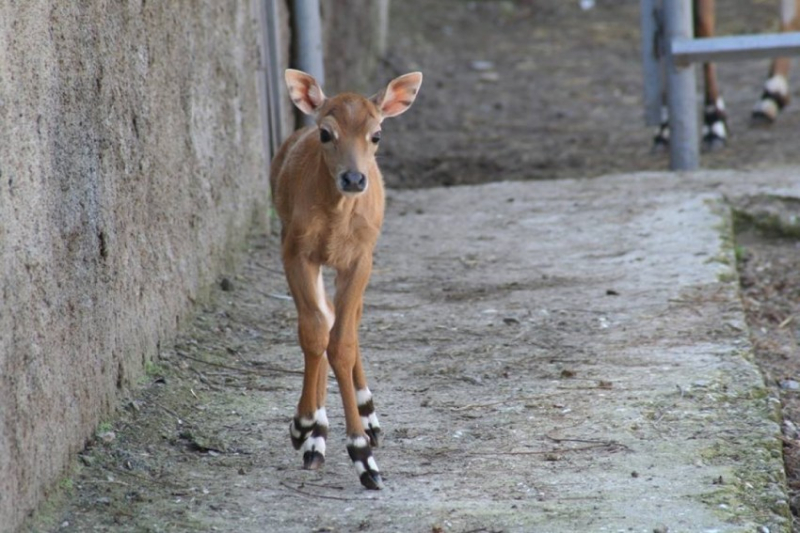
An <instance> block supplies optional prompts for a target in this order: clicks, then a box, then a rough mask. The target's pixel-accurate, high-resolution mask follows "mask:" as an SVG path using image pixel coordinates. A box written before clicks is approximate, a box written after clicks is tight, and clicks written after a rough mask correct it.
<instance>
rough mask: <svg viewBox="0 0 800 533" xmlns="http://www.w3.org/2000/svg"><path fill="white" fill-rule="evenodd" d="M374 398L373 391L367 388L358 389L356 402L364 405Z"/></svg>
mask: <svg viewBox="0 0 800 533" xmlns="http://www.w3.org/2000/svg"><path fill="white" fill-rule="evenodd" d="M371 399H372V393H371V392H370V390H369V389H368V388H367V389H359V390H357V391H356V402H357V403H358V405H364V404H365V403H367V402H368V401H370V400H371Z"/></svg>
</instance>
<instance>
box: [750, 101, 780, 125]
mask: <svg viewBox="0 0 800 533" xmlns="http://www.w3.org/2000/svg"><path fill="white" fill-rule="evenodd" d="M778 111H779V109H778V104H776V103H775V100H773V99H772V98H763V99H761V100H759V101H758V102H756V105H755V106H753V112H754V113H759V114H762V115H764V116H766V117H769V118H770V119H772V120H775V117H777V116H778Z"/></svg>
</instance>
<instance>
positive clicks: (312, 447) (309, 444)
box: [300, 437, 325, 455]
mask: <svg viewBox="0 0 800 533" xmlns="http://www.w3.org/2000/svg"><path fill="white" fill-rule="evenodd" d="M300 451H301V452H303V453H305V452H319V453H320V454H322V455H325V439H324V438H322V437H309V438H307V439H306V440H305V441H304V442H303V446H302V447H301V448H300Z"/></svg>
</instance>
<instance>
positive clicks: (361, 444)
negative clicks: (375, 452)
mask: <svg viewBox="0 0 800 533" xmlns="http://www.w3.org/2000/svg"><path fill="white" fill-rule="evenodd" d="M347 441H348V442H347V443H348V444H349V445H350V446H353V447H354V448H366V447H367V446H368V444H367V439H366V437H362V436H361V435H359V436H357V437H348V438H347Z"/></svg>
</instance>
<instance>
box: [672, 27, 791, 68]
mask: <svg viewBox="0 0 800 533" xmlns="http://www.w3.org/2000/svg"><path fill="white" fill-rule="evenodd" d="M670 51H671V52H672V56H673V57H674V58H675V63H676V64H677V65H686V64H689V63H691V62H694V63H700V62H703V63H707V62H710V61H735V60H738V59H761V58H771V57H784V56H787V55H791V54H800V32H791V33H770V34H763V35H730V36H725V37H706V38H703V39H687V40H683V39H679V40H674V41H672V43H671V46H670Z"/></svg>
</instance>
